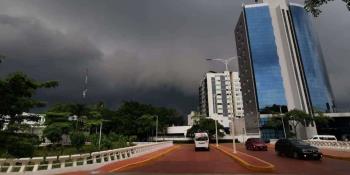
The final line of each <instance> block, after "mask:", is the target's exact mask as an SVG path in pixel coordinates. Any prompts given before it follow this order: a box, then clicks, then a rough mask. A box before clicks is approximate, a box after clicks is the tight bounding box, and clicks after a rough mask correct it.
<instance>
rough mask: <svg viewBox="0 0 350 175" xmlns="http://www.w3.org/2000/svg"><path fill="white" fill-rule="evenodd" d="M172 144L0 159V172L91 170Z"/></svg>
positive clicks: (169, 142) (37, 173) (163, 143)
mask: <svg viewBox="0 0 350 175" xmlns="http://www.w3.org/2000/svg"><path fill="white" fill-rule="evenodd" d="M172 145H173V142H171V141H168V142H157V143H154V142H153V143H146V144H138V145H136V146H132V147H126V148H119V149H113V150H105V151H99V152H92V153H86V154H74V155H62V156H48V157H32V158H18V159H0V170H1V172H0V174H22V173H25V174H35V175H39V174H55V173H64V172H69V171H77V170H93V169H96V168H98V167H101V166H103V165H105V164H108V163H111V162H116V161H120V160H124V159H129V158H133V157H137V156H141V155H143V154H147V153H150V152H154V151H157V150H160V149H163V148H167V147H170V146H172Z"/></svg>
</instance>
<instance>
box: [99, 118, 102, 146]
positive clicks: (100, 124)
mask: <svg viewBox="0 0 350 175" xmlns="http://www.w3.org/2000/svg"><path fill="white" fill-rule="evenodd" d="M101 136H102V120H101V123H100V136H99V138H98V150H100V148H101Z"/></svg>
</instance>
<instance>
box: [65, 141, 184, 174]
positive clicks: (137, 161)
mask: <svg viewBox="0 0 350 175" xmlns="http://www.w3.org/2000/svg"><path fill="white" fill-rule="evenodd" d="M176 148H178V146H172V147H169V148H164V149H161V150H158V151H156V152H152V153H149V154H145V155H142V156H139V157H135V158H131V159H126V160H122V161H118V162H114V163H111V164H108V165H105V166H103V167H101V168H98V169H96V170H92V171H77V172H70V173H64V174H62V175H90V174H108V173H111V172H122V171H125V170H127V169H130V168H135V167H138V166H143V165H145V164H146V163H149V162H150V161H153V160H156V159H157V158H160V157H162V156H164V155H165V154H167V153H170V152H171V151H173V150H175V149H176Z"/></svg>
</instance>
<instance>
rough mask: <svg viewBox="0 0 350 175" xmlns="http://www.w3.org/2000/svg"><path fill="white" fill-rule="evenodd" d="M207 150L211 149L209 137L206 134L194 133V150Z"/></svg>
mask: <svg viewBox="0 0 350 175" xmlns="http://www.w3.org/2000/svg"><path fill="white" fill-rule="evenodd" d="M199 149H205V150H207V151H209V150H210V148H209V137H208V134H207V133H206V132H200V133H194V150H195V151H197V150H199Z"/></svg>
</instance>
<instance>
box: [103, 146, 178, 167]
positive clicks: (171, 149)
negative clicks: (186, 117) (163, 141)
mask: <svg viewBox="0 0 350 175" xmlns="http://www.w3.org/2000/svg"><path fill="white" fill-rule="evenodd" d="M179 147H181V146H180V145H177V146H174V147H173V148H170V149H169V150H167V151H165V152H161V153H159V154H157V155H154V156H152V157H150V158H148V159H146V160H141V161H138V162H134V163H129V164H126V165H124V166H121V167H118V168H115V169H113V170H110V171H109V172H110V173H111V172H116V171H121V170H122V169H126V168H132V167H133V166H137V165H138V164H143V163H146V162H148V161H152V160H156V159H158V158H160V157H162V156H164V155H166V154H168V153H170V152H172V151H174V150H175V149H178V148H179Z"/></svg>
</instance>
